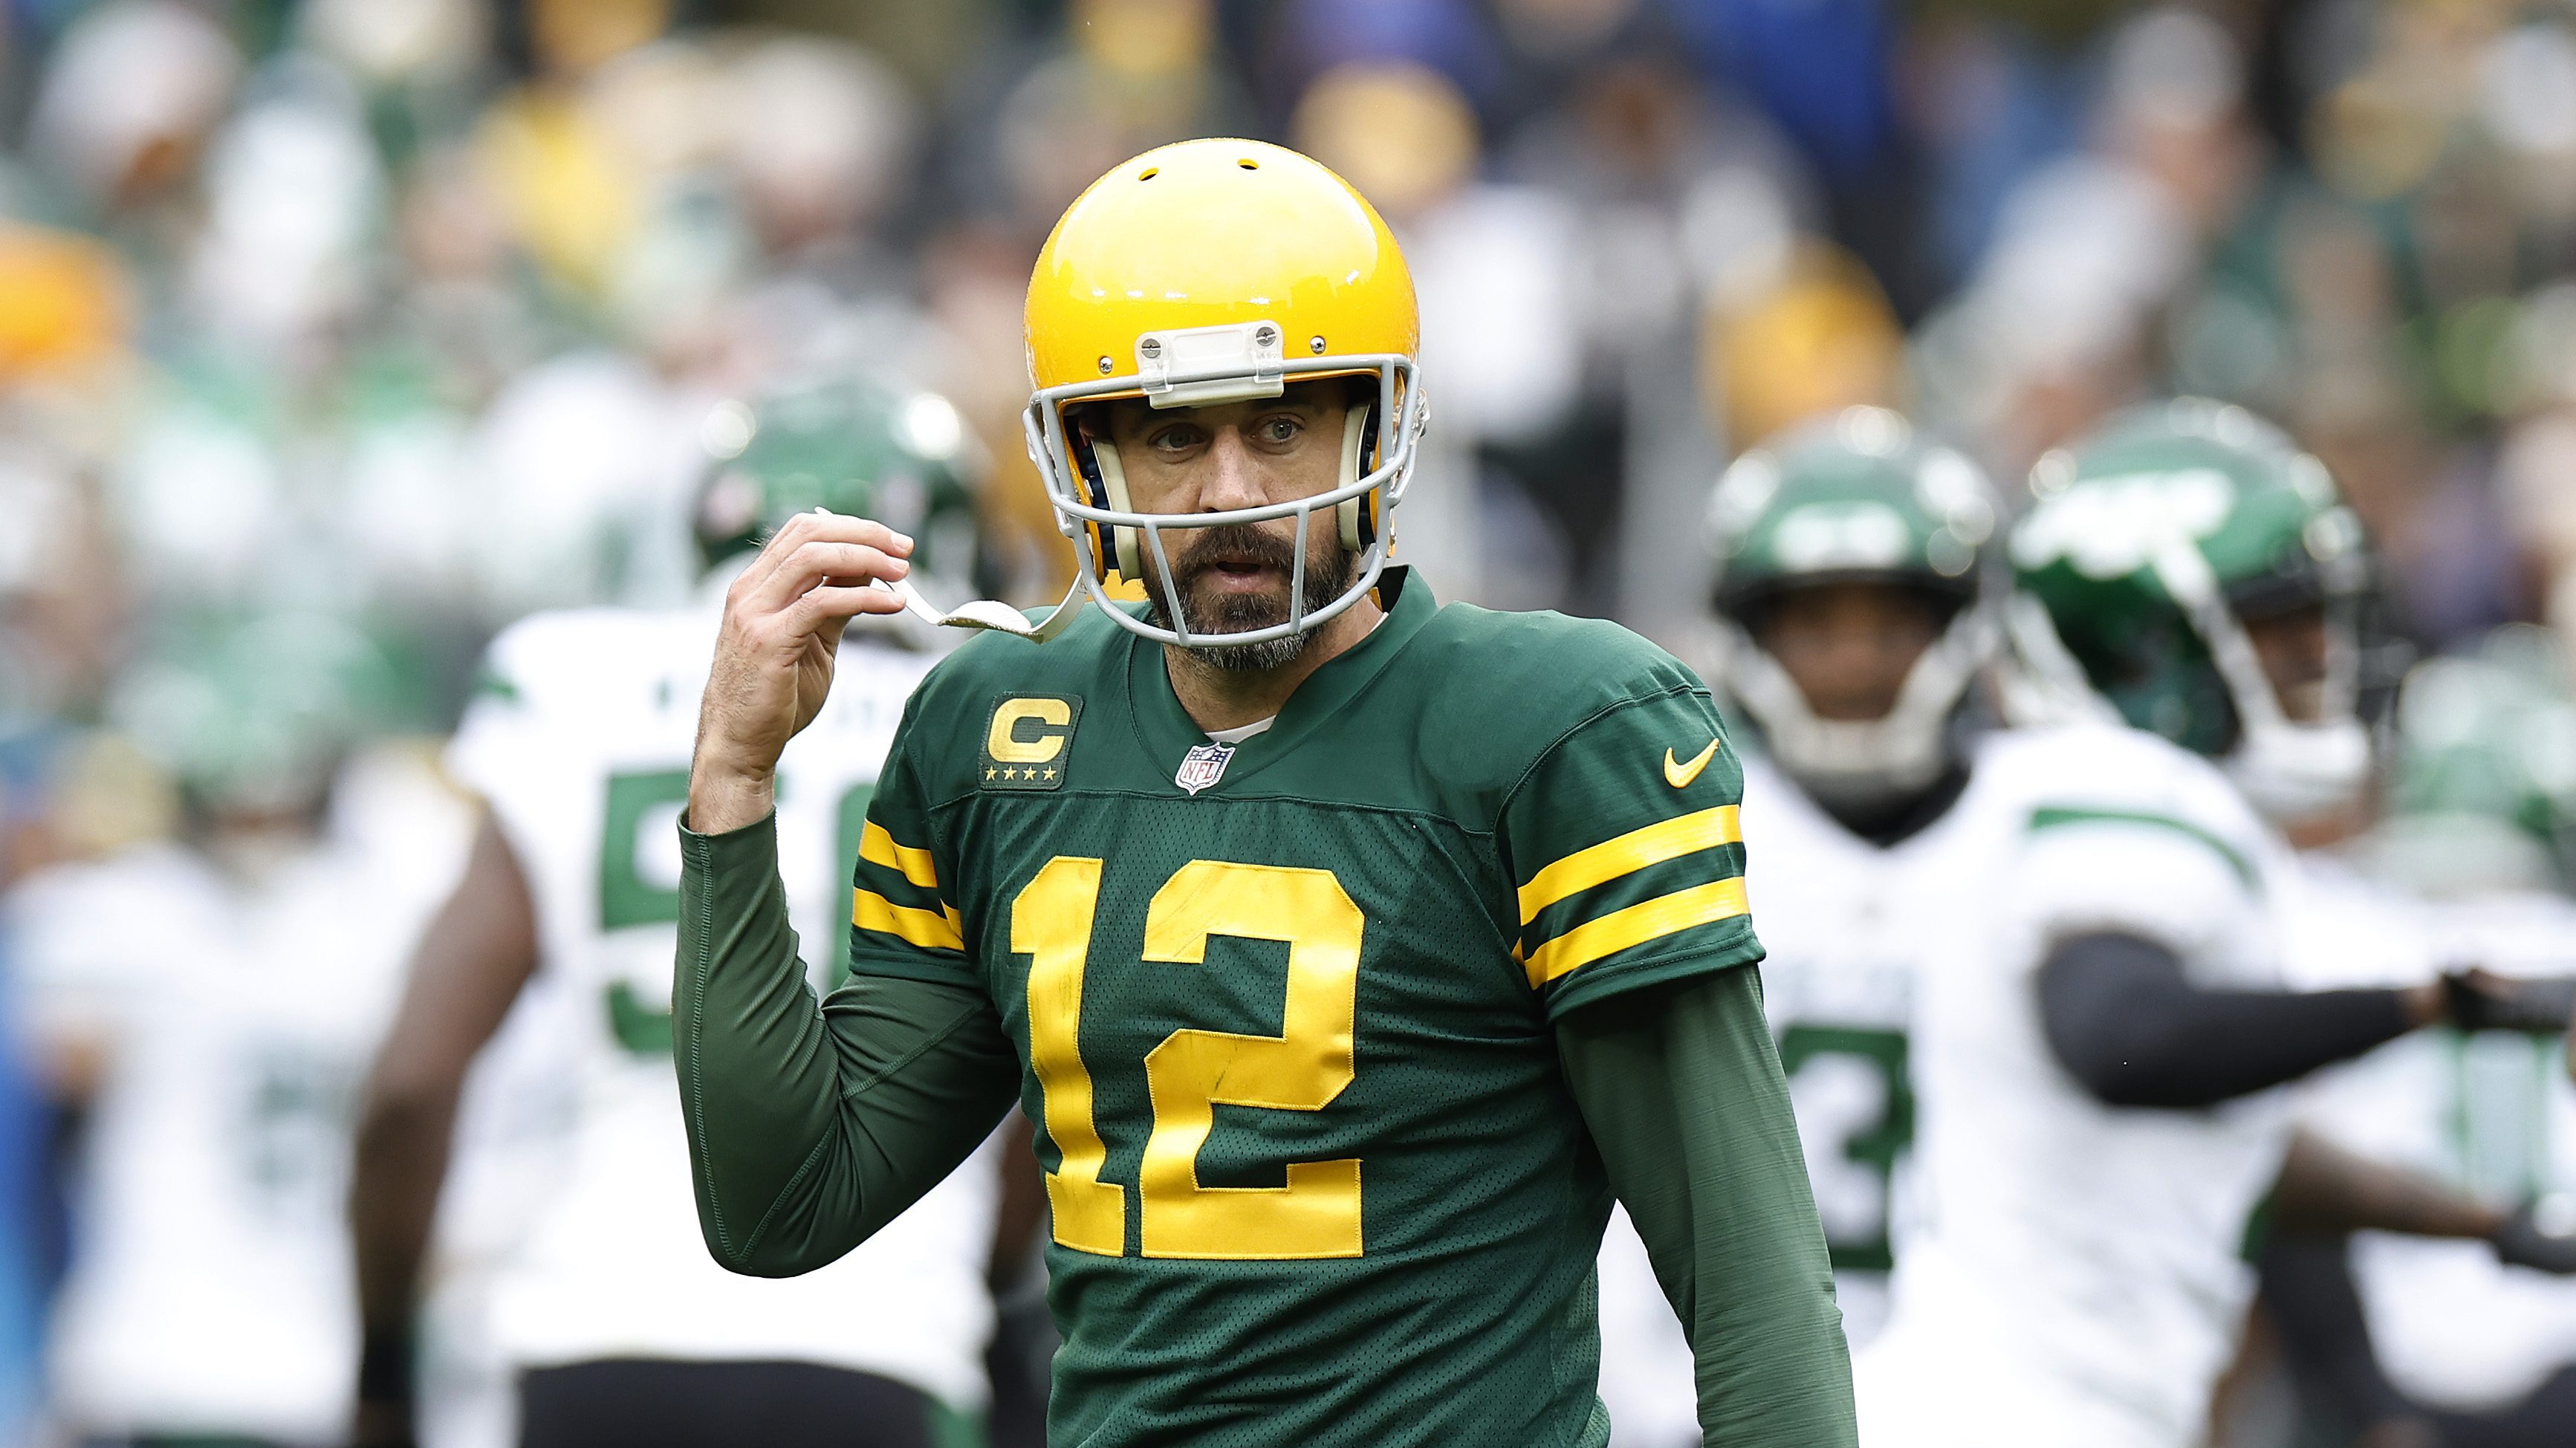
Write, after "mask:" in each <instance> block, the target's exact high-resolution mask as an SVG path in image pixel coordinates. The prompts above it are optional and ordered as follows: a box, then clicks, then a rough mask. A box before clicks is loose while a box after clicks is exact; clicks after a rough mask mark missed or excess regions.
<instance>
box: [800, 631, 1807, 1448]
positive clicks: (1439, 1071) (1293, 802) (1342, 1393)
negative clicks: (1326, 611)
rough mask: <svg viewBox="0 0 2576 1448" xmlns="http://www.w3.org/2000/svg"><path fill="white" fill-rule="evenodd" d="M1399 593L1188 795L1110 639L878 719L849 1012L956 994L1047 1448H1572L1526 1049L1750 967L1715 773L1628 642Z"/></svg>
mask: <svg viewBox="0 0 2576 1448" xmlns="http://www.w3.org/2000/svg"><path fill="white" fill-rule="evenodd" d="M1399 587H1400V588H1401V593H1400V595H1399V596H1398V597H1397V598H1396V599H1395V600H1394V604H1393V609H1392V615H1391V617H1390V618H1389V619H1388V620H1387V622H1386V623H1385V624H1384V625H1382V626H1381V627H1379V628H1378V629H1377V630H1376V632H1375V633H1374V634H1372V635H1371V636H1370V637H1369V638H1367V639H1366V640H1364V641H1362V642H1361V643H1360V644H1358V645H1356V646H1355V647H1353V648H1352V649H1351V650H1349V651H1348V652H1346V653H1345V654H1343V655H1341V656H1339V657H1337V658H1335V659H1334V660H1332V661H1331V662H1329V663H1328V664H1326V665H1325V666H1324V667H1322V668H1321V669H1319V670H1317V671H1316V673H1315V674H1314V675H1313V676H1312V677H1311V678H1309V679H1308V680H1307V681H1306V683H1305V684H1303V685H1302V686H1301V687H1300V688H1299V689H1298V691H1297V692H1296V694H1295V695H1294V696H1292V697H1291V699H1290V700H1289V701H1288V703H1287V705H1286V707H1285V708H1283V709H1282V711H1281V712H1280V715H1279V719H1278V723H1277V725H1276V726H1275V727H1274V728H1272V729H1271V730H1269V731H1268V732H1267V733H1264V734H1262V735H1260V736H1258V737H1255V738H1253V739H1249V740H1247V741H1245V742H1244V743H1242V744H1241V745H1239V746H1237V747H1236V749H1235V751H1234V752H1233V754H1232V755H1231V756H1229V757H1228V758H1227V759H1226V761H1225V763H1224V765H1223V769H1222V772H1221V773H1220V774H1218V775H1217V777H1215V778H1214V779H1213V780H1211V781H1205V782H1201V783H1200V784H1199V786H1198V788H1197V789H1196V790H1195V791H1192V790H1190V789H1188V788H1185V787H1184V786H1183V785H1182V784H1181V783H1179V782H1177V781H1176V778H1175V776H1176V773H1177V772H1178V771H1179V770H1180V769H1181V767H1182V766H1183V764H1184V762H1185V760H1186V759H1187V758H1188V756H1189V755H1190V753H1191V751H1192V750H1193V749H1194V748H1198V747H1203V746H1204V745H1205V743H1206V735H1205V734H1204V733H1203V732H1202V731H1200V730H1199V729H1198V728H1197V727H1196V726H1195V725H1194V724H1193V723H1192V722H1191V721H1190V719H1189V717H1188V715H1187V714H1186V713H1185V712H1184V711H1183V710H1182V708H1181V706H1180V704H1179V702H1178V700H1177V699H1176V698H1175V697H1174V696H1173V694H1172V692H1171V688H1170V685H1169V682H1168V680H1167V678H1166V677H1165V675H1164V672H1163V669H1164V665H1163V661H1162V658H1161V654H1160V652H1159V650H1157V649H1154V648H1152V647H1150V646H1149V645H1146V644H1144V643H1143V642H1141V641H1139V640H1136V639H1134V638H1132V637H1131V636H1129V635H1127V634H1126V633H1124V632H1123V631H1121V630H1119V629H1117V628H1116V627H1115V625H1113V624H1111V623H1110V622H1109V621H1108V620H1106V619H1092V620H1086V621H1085V622H1084V623H1083V624H1081V625H1077V626H1076V628H1075V629H1074V630H1072V631H1070V632H1069V633H1068V634H1066V635H1065V636H1064V637H1063V638H1062V639H1060V640H1058V641H1056V642H1054V643H1052V644H1048V645H1045V646H1043V648H1041V647H1040V646H1037V645H1032V644H1029V643H1026V642H1023V641H1019V640H1013V639H1006V638H999V637H995V638H989V639H984V640H978V641H977V642H975V643H973V644H970V645H968V646H967V647H965V648H964V649H961V650H960V651H959V652H958V653H957V654H956V655H954V656H952V657H951V658H950V659H949V660H947V661H945V662H944V663H943V664H942V665H941V666H940V667H939V668H938V669H936V670H934V671H933V673H932V675H931V677H930V678H929V679H928V680H927V681H926V682H925V684H924V685H923V687H922V689H921V690H920V691H919V692H918V693H917V694H916V695H915V696H914V699H913V702H912V705H911V708H910V710H909V712H908V714H907V717H906V720H905V723H904V726H903V729H902V732H901V737H900V739H899V741H898V743H897V745H896V748H895V751H894V754H893V756H892V758H891V759H890V760H889V763H888V768H887V772H886V774H885V776H884V778H883V780H882V781H881V783H880V787H879V789H878V792H877V795H876V797H875V800H874V801H873V802H872V804H871V807H870V814H869V819H870V832H869V847H868V848H863V849H862V851H861V863H860V865H859V868H858V872H857V877H856V891H855V895H856V899H857V906H856V911H855V916H854V918H855V921H856V925H857V928H856V929H854V930H853V932H852V936H851V942H852V943H851V956H850V969H851V972H852V974H853V975H854V976H869V975H890V976H897V977H906V978H912V979H920V980H931V981H940V982H949V983H956V984H963V985H970V986H972V987H973V988H975V989H978V990H981V991H983V992H985V993H987V994H988V996H989V998H990V999H991V1001H992V1003H993V1005H994V1007H995V1009H996V1011H997V1013H998V1015H999V1017H1000V1019H1001V1021H1002V1024H1003V1027H1004V1030H1005V1031H1006V1033H1007V1034H1008V1036H1009V1037H1010V1039H1011V1042H1012V1045H1013V1047H1014V1049H1015V1051H1016V1052H1017V1055H1018V1057H1019V1059H1020V1061H1021V1063H1022V1065H1023V1068H1024V1069H1023V1073H1022V1077H1023V1079H1022V1083H1021V1101H1022V1106H1023V1109H1024V1110H1025V1111H1026V1112H1027V1114H1028V1115H1029V1116H1030V1118H1031V1119H1032V1120H1033V1121H1036V1122H1038V1123H1039V1124H1040V1128H1041V1130H1040V1140H1039V1145H1038V1151H1039V1158H1040V1162H1041V1165H1043V1166H1045V1167H1046V1168H1047V1169H1048V1173H1049V1181H1048V1190H1049V1196H1050V1205H1051V1208H1052V1211H1053V1226H1052V1231H1053V1241H1052V1243H1051V1244H1050V1247H1049V1268H1050V1275H1051V1285H1050V1297H1051V1304H1052V1306H1053V1308H1054V1310H1055V1313H1056V1316H1057V1319H1058V1322H1059V1325H1060V1327H1061V1328H1062V1330H1063V1332H1064V1336H1065V1344H1064V1347H1063V1348H1062V1349H1061V1350H1060V1351H1059V1353H1058V1354H1057V1357H1056V1368H1055V1371H1056V1391H1055V1396H1054V1400H1053V1404H1052V1407H1051V1413H1050V1416H1051V1424H1050V1435H1049V1436H1050V1439H1051V1441H1056V1442H1062V1443H1079V1444H1112V1443H1119V1444H1124V1443H1143V1442H1166V1441H1181V1440H1186V1441H1189V1442H1192V1443H1201V1444H1211V1445H1249V1444H1255V1443H1258V1444H1275V1443H1280V1442H1328V1443H1353V1444H1358V1443H1369V1444H1435V1443H1439V1444H1445V1443H1459V1442H1496V1443H1503V1442H1508V1443H1531V1444H1543V1443H1552V1444H1575V1443H1584V1444H1595V1443H1599V1442H1602V1441H1605V1438H1606V1431H1607V1425H1606V1421H1605V1420H1604V1419H1603V1417H1602V1414H1601V1411H1600V1407H1599V1403H1598V1400H1597V1398H1596V1396H1595V1394H1594V1390H1593V1389H1594V1379H1595V1375H1596V1369H1597V1359H1598V1334H1597V1328H1596V1326H1595V1319H1594V1308H1593V1299H1592V1280H1591V1278H1592V1273H1591V1260H1592V1254H1593V1252H1594V1251H1595V1249H1596V1247H1597V1244H1598V1242H1599V1238H1600V1233H1601V1227H1602V1223H1603V1221H1604V1220H1605V1219H1606V1216H1607V1214H1608V1211H1609V1205H1610V1196H1609V1191H1608V1187H1607V1184H1606V1182H1605V1180H1604V1176H1603V1170H1602V1166H1601V1162H1600V1159H1599V1156H1598V1154H1597V1152H1596V1150H1595V1149H1594V1147H1593V1145H1592V1143H1591V1140H1590V1138H1589V1137H1588V1136H1587V1135H1586V1133H1585V1130H1584V1127H1583V1124H1582V1121H1581V1119H1580V1117H1579V1115H1578V1114H1577V1111H1576V1109H1575V1106H1574V1104H1573V1102H1572V1100H1571V1098H1570V1096H1569V1095H1568V1092H1567V1089H1566V1086H1565V1084H1564V1078H1563V1076H1562V1073H1561V1071H1560V1068H1559V1065H1558V1059H1557V1048H1556V1044H1555V1041H1554V1037H1553V1034H1552V1027H1553V1024H1554V1023H1555V1022H1556V1021H1557V1020H1558V1019H1560V1018H1561V1017H1562V1016H1564V1015H1565V1014H1566V1013H1568V1012H1571V1011H1574V1010H1578V1009H1581V1008H1582V1007H1583V1006H1585V1005H1586V1004H1588V1003H1590V1002H1593V1001H1598V1000H1606V999H1610V998H1612V997H1615V996H1618V995H1621V994H1623V993H1625V992H1628V991H1631V990H1634V989H1637V988H1639V987H1642V986H1647V985H1654V984H1661V983H1665V982H1672V981H1680V980H1685V979H1690V978H1692V977H1694V976H1697V975H1701V974H1705V973H1708V972H1712V971H1716V970H1721V969H1725V968H1727V967H1730V966H1734V965H1740V964H1744V963H1747V962H1750V961H1754V960H1758V959H1759V957H1760V951H1761V947H1760V945H1759V943H1758V942H1757V940H1756V938H1755V936H1754V934H1753V930H1752V925H1751V921H1750V919H1749V918H1748V917H1747V915H1746V913H1745V907H1744V904H1743V898H1742V884H1741V877H1742V871H1743V848H1742V845H1741V843H1740V841H1739V839H1738V836H1737V832H1736V826H1735V807H1736V804H1737V798H1738V793H1739V790H1740V788H1741V771H1740V769H1739V767H1738V762H1737V760H1736V758H1735V757H1734V755H1733V753H1732V751H1731V750H1729V749H1728V748H1727V747H1726V745H1725V744H1724V742H1723V738H1722V735H1721V732H1720V728H1719V725H1718V722H1717V717H1716V714H1715V712H1714V711H1713V709H1712V708H1711V707H1710V704H1709V701H1708V697H1707V694H1706V693H1705V691H1704V690H1703V689H1702V688H1701V687H1700V686H1699V685H1698V682H1697V681H1696V680H1695V679H1694V678H1693V677H1692V676H1691V675H1690V674H1689V673H1688V672H1687V671H1686V670H1684V669H1683V668H1682V666H1681V665H1680V664H1679V663H1677V662H1675V661H1674V660H1672V659H1671V658H1670V657H1669V656H1667V655H1665V654H1663V653H1662V652H1661V651H1659V650H1657V649H1655V648H1653V647H1652V646H1651V645H1648V644H1646V643H1645V642H1643V641H1642V640H1639V639H1637V638H1636V637H1635V636H1633V635H1631V634H1628V633H1626V632H1625V631H1624V630H1620V629H1617V628H1615V627H1613V626H1610V625H1606V624H1598V623H1589V622H1580V621H1575V620H1569V619H1564V618H1560V617H1557V616H1554V615H1527V614H1497V613H1490V612H1486V611H1484V610H1479V609H1473V608H1467V607H1462V606H1452V607H1448V608H1442V607H1440V606H1439V605H1437V604H1436V602H1435V601H1434V600H1433V599H1432V598H1431V597H1430V596H1429V594H1428V591H1427V590H1425V589H1424V588H1423V587H1422V586H1421V585H1420V584H1419V582H1414V583H1412V584H1410V586H1404V585H1399Z"/></svg>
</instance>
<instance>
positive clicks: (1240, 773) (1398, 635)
mask: <svg viewBox="0 0 2576 1448" xmlns="http://www.w3.org/2000/svg"><path fill="white" fill-rule="evenodd" d="M1377 596H1378V599H1379V604H1380V606H1381V607H1383V608H1385V609H1386V610H1387V616H1386V621H1385V622H1384V623H1381V624H1379V625H1378V626H1377V627H1376V628H1374V629H1372V630H1370V631H1369V635H1368V637H1366V638H1364V639H1361V640H1360V641H1359V642H1358V643H1355V644H1353V645H1351V646H1350V647H1349V648H1348V649H1345V650H1343V651H1342V652H1341V653H1340V654H1339V655H1337V656H1335V657H1334V658H1333V660H1332V661H1331V662H1330V663H1327V664H1325V665H1324V666H1323V667H1322V668H1320V669H1317V670H1316V671H1315V672H1314V673H1312V674H1309V675H1308V676H1307V677H1306V682H1304V683H1302V684H1299V685H1298V686H1297V692H1295V693H1294V694H1291V695H1289V696H1288V702H1287V703H1285V704H1283V705H1281V706H1280V708H1279V716H1278V722H1277V723H1275V724H1273V725H1272V726H1271V727H1270V728H1269V729H1267V730H1265V731H1263V732H1261V733H1259V734H1256V735H1254V736H1252V737H1251V738H1250V739H1246V740H1244V741H1243V742H1242V743H1241V744H1238V745H1236V746H1234V748H1235V756H1234V763H1233V766H1232V767H1231V768H1229V769H1228V770H1227V771H1226V774H1225V778H1224V779H1223V780H1222V781H1220V782H1219V783H1217V784H1215V785H1213V786H1211V787H1210V788H1209V789H1208V790H1207V791H1206V793H1207V794H1209V795H1210V796H1216V795H1225V794H1232V793H1236V792H1238V791H1237V788H1236V787H1237V786H1238V785H1240V784H1241V783H1242V782H1243V781H1245V780H1247V779H1250V778H1251V777H1252V776H1253V775H1255V774H1258V773H1260V772H1261V771H1262V770H1263V769H1264V768H1266V767H1268V766H1269V765H1270V764H1272V763H1273V762H1275V761H1277V760H1280V759H1283V758H1285V757H1287V755H1288V754H1289V752H1290V751H1292V750H1294V749H1295V748H1296V747H1297V746H1298V745H1299V744H1300V743H1302V742H1303V741H1304V740H1305V738H1306V736H1307V735H1309V734H1312V733H1313V732H1315V730H1316V729H1317V728H1319V727H1321V726H1322V725H1323V724H1325V723H1326V722H1327V721H1329V720H1331V719H1332V718H1333V717H1334V716H1335V715H1337V714H1339V713H1340V712H1341V710H1342V708H1343V706H1344V705H1346V704H1348V703H1350V702H1351V701H1352V700H1353V699H1355V698H1357V697H1358V696H1359V694H1360V691H1361V690H1363V689H1366V688H1367V687H1368V686H1369V683H1370V681H1371V680H1373V679H1375V678H1376V677H1377V676H1378V675H1379V674H1380V673H1382V672H1384V671H1385V669H1386V666H1387V665H1388V664H1390V663H1392V662H1394V660H1395V656H1396V655H1397V654H1398V653H1401V652H1402V651H1403V649H1404V645H1405V643H1406V642H1407V641H1408V640H1410V639H1411V638H1412V637H1413V636H1414V635H1415V634H1416V633H1419V632H1421V630H1422V626H1423V625H1424V624H1426V623H1429V622H1430V621H1431V617H1432V615H1434V614H1436V613H1438V612H1439V611H1440V601H1439V600H1438V599H1436V598H1433V597H1432V596H1431V589H1430V587H1429V586H1428V585H1427V584H1425V583H1424V582H1423V581H1422V580H1421V579H1419V578H1415V577H1413V576H1412V570H1411V569H1409V568H1402V567H1391V568H1389V569H1387V570H1386V572H1385V573H1384V574H1382V575H1380V577H1379V580H1378V586H1377ZM1127 701H1128V712H1129V714H1130V716H1131V717H1132V718H1133V719H1134V720H1135V723H1136V738H1137V741H1138V742H1139V743H1140V744H1142V745H1143V746H1144V749H1145V753H1146V754H1147V756H1148V757H1150V758H1151V759H1153V760H1154V761H1156V762H1157V763H1158V764H1164V763H1167V764H1168V765H1169V766H1170V767H1172V768H1175V769H1177V768H1179V767H1180V763H1181V756H1183V755H1184V754H1187V753H1188V752H1189V751H1190V750H1191V749H1192V748H1194V747H1196V746H1198V745H1201V744H1205V743H1207V742H1208V736H1207V731H1206V730H1203V729H1201V728H1199V726H1198V721H1197V720H1195V719H1192V718H1191V717H1190V715H1189V711H1188V710H1186V709H1184V708H1182V707H1181V701H1180V697H1179V696H1178V695H1176V694H1174V693H1173V692H1172V678H1171V675H1170V673H1169V672H1168V671H1166V669H1165V668H1164V666H1163V648H1162V645H1160V644H1158V643H1155V642H1154V641H1152V640H1151V639H1146V638H1142V637H1139V636H1136V635H1133V634H1131V635H1128V638H1127Z"/></svg>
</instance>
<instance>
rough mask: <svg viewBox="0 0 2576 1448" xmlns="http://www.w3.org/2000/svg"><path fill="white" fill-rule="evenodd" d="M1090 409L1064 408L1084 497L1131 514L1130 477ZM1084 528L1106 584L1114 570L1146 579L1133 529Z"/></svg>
mask: <svg viewBox="0 0 2576 1448" xmlns="http://www.w3.org/2000/svg"><path fill="white" fill-rule="evenodd" d="M1087 411H1088V409H1085V408H1080V407H1068V408H1066V409H1065V428H1064V431H1065V441H1066V443H1067V445H1068V446H1067V449H1066V450H1067V451H1069V452H1071V453H1072V454H1073V465H1074V467H1075V468H1077V469H1078V470H1080V472H1081V473H1082V491H1083V496H1084V497H1085V498H1087V499H1089V500H1090V503H1091V506H1093V507H1095V508H1104V509H1113V510H1115V511H1118V512H1121V513H1123V512H1127V511H1129V509H1128V507H1127V475H1126V473H1125V472H1124V471H1123V470H1121V469H1120V467H1119V465H1118V448H1117V446H1116V444H1114V443H1111V442H1110V441H1109V440H1108V439H1107V438H1105V437H1097V436H1095V435H1094V434H1093V432H1092V430H1091V427H1090V426H1089V419H1088V418H1087V417H1086V416H1085V413H1086V412H1087ZM1084 526H1086V527H1088V528H1089V529H1090V530H1091V557H1092V565H1093V569H1094V571H1095V572H1097V573H1098V574H1100V575H1101V579H1102V581H1103V582H1106V581H1107V580H1108V574H1109V572H1110V571H1111V570H1112V569H1115V570H1117V572H1118V573H1119V574H1121V575H1122V576H1124V577H1126V578H1130V579H1135V578H1141V577H1143V576H1144V571H1145V570H1144V562H1143V552H1144V550H1143V544H1142V541H1141V540H1140V539H1138V538H1137V536H1136V530H1135V529H1133V528H1113V527H1108V526H1105V525H1103V524H1099V523H1089V524H1085V525H1084Z"/></svg>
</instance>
